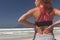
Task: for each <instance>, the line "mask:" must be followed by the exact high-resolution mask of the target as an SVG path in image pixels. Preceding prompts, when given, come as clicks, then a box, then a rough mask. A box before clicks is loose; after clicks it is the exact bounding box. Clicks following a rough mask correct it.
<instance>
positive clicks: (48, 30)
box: [18, 0, 60, 35]
mask: <svg viewBox="0 0 60 40" xmlns="http://www.w3.org/2000/svg"><path fill="white" fill-rule="evenodd" d="M45 1H46V0H44V1H41V0H35V5H36V7H35V8H32V9H30V10H28V11H27V12H26V13H24V14H23V15H22V16H21V17H20V18H19V19H18V22H19V23H20V24H23V25H26V26H32V27H33V28H34V29H35V33H36V34H37V35H40V34H50V35H53V28H54V27H55V26H56V25H60V20H58V21H56V22H55V23H53V24H52V25H50V26H40V27H38V26H37V25H35V24H34V23H31V22H28V21H27V20H26V19H28V18H30V17H34V21H37V20H38V18H39V16H40V14H41V13H40V10H39V8H38V7H39V6H40V5H41V6H43V7H45V9H46V10H47V11H49V8H50V7H51V1H52V0H49V2H50V3H48V4H45V3H44V2H45ZM55 16H59V17H60V10H59V9H56V8H53V10H52V11H51V12H50V13H49V18H48V20H53V18H54V17H55Z"/></svg>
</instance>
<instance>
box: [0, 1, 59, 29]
mask: <svg viewBox="0 0 60 40" xmlns="http://www.w3.org/2000/svg"><path fill="white" fill-rule="evenodd" d="M52 4H53V5H52V6H53V7H54V8H58V9H60V0H53V2H52ZM33 7H35V4H34V0H0V28H5V27H8V28H10V27H13V28H14V27H17V28H18V27H21V24H19V23H18V18H19V17H20V16H21V15H23V14H24V13H25V12H27V11H28V10H29V9H31V8H33ZM59 19H60V17H55V18H54V20H53V21H57V20H59ZM28 21H29V22H34V19H33V18H29V19H28Z"/></svg>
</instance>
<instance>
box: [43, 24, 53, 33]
mask: <svg viewBox="0 0 60 40" xmlns="http://www.w3.org/2000/svg"><path fill="white" fill-rule="evenodd" d="M52 31H53V27H52V26H51V25H50V26H49V27H48V28H46V29H45V30H44V31H43V33H46V34H48V33H50V32H52Z"/></svg>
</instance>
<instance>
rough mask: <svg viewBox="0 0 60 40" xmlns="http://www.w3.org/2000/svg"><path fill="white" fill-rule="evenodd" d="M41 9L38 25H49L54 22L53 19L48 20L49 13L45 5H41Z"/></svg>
mask: <svg viewBox="0 0 60 40" xmlns="http://www.w3.org/2000/svg"><path fill="white" fill-rule="evenodd" d="M39 10H40V13H41V14H40V16H39V18H38V20H37V21H36V22H35V24H36V25H37V26H49V25H51V24H52V20H48V18H49V15H48V12H47V11H46V10H45V9H44V8H43V7H41V6H40V7H39Z"/></svg>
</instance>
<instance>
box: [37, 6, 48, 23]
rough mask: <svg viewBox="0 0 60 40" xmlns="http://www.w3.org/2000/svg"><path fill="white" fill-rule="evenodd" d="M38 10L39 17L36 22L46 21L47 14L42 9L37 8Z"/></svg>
mask: <svg viewBox="0 0 60 40" xmlns="http://www.w3.org/2000/svg"><path fill="white" fill-rule="evenodd" d="M39 10H40V13H41V15H40V17H39V18H38V22H40V21H41V22H42V21H47V17H48V12H46V11H45V9H44V8H43V7H39Z"/></svg>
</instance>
